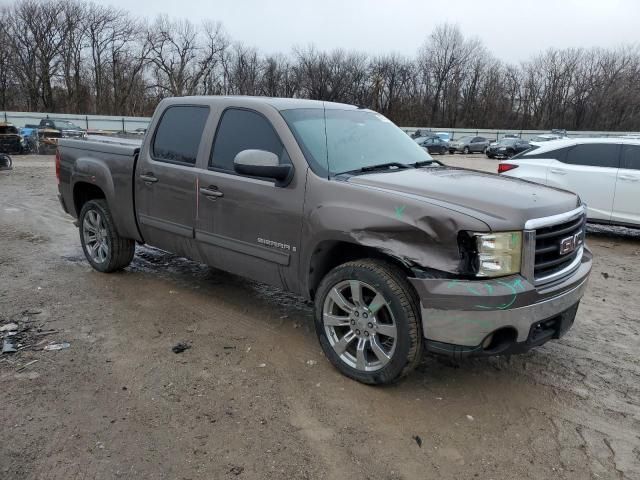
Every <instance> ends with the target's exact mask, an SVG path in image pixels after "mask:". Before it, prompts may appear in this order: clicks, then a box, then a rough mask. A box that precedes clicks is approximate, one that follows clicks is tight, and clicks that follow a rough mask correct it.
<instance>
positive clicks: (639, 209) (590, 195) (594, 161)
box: [498, 138, 640, 227]
mask: <svg viewBox="0 0 640 480" xmlns="http://www.w3.org/2000/svg"><path fill="white" fill-rule="evenodd" d="M498 171H499V172H500V173H502V174H503V175H506V176H509V177H514V178H523V179H526V180H531V181H533V182H538V183H541V184H544V185H549V186H553V187H559V188H563V189H565V190H569V191H572V192H575V193H577V194H578V195H580V198H581V199H582V200H583V201H584V202H585V203H586V204H587V207H588V210H587V216H588V219H589V220H590V221H592V222H597V223H612V224H618V225H628V226H635V227H640V140H631V139H629V140H623V139H620V138H617V139H616V138H611V139H606V138H591V139H586V138H585V139H565V140H556V141H554V142H547V143H545V144H543V146H541V147H538V148H534V149H532V150H528V151H526V152H524V153H521V154H519V155H516V156H515V157H513V158H512V159H510V160H508V161H507V162H503V163H501V164H500V165H499V167H498Z"/></svg>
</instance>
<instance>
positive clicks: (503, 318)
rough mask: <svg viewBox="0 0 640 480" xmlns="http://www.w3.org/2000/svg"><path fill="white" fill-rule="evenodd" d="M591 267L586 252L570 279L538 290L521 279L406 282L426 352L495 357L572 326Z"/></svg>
mask: <svg viewBox="0 0 640 480" xmlns="http://www.w3.org/2000/svg"><path fill="white" fill-rule="evenodd" d="M591 265H592V255H591V252H589V251H588V250H587V249H586V248H585V250H584V254H583V256H582V259H581V262H580V266H579V267H578V268H577V269H576V270H575V271H574V272H573V273H572V274H571V275H569V276H567V277H565V278H563V279H561V280H559V281H557V282H554V283H552V284H546V285H543V286H538V287H536V286H534V285H532V284H531V283H529V282H528V281H527V279H526V278H524V277H523V276H521V275H512V276H509V277H503V278H497V279H487V280H455V279H442V278H440V279H434V278H429V279H421V278H410V279H409V280H410V281H411V283H412V284H413V286H414V287H415V288H416V291H417V292H418V295H419V296H420V301H421V313H422V326H423V332H424V336H425V338H426V339H427V348H428V349H429V350H432V351H434V352H438V353H445V354H449V355H454V356H471V355H473V356H478V355H497V354H506V353H520V352H523V351H527V350H529V349H530V348H532V347H535V346H538V345H541V344H543V343H545V342H546V341H548V340H550V339H551V338H560V336H562V335H563V334H564V333H565V332H566V331H567V330H568V329H569V328H570V327H571V325H572V324H573V318H574V317H575V313H576V311H577V307H578V303H579V302H580V299H581V298H582V296H583V295H584V291H585V289H586V286H587V279H588V277H589V273H590V271H591Z"/></svg>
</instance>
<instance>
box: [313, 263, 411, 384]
mask: <svg viewBox="0 0 640 480" xmlns="http://www.w3.org/2000/svg"><path fill="white" fill-rule="evenodd" d="M315 303H316V305H315V326H316V333H317V335H318V339H319V340H320V345H321V347H322V350H323V351H324V353H325V355H326V356H327V358H328V359H329V360H330V361H331V363H332V364H333V365H334V366H335V367H336V368H337V369H338V370H340V372H342V373H343V374H344V375H346V376H347V377H350V378H353V379H354V380H357V381H359V382H362V383H367V384H375V385H382V384H387V383H392V382H394V381H396V380H398V379H400V378H402V377H403V376H405V375H406V374H408V373H409V372H410V371H411V370H413V368H415V366H416V365H417V364H418V362H419V361H420V359H421V356H422V344H423V341H422V328H421V325H420V321H419V319H420V308H419V302H418V299H417V297H416V294H415V292H414V291H413V289H412V288H411V285H409V283H408V282H407V280H406V275H405V274H404V272H402V271H401V270H400V269H399V268H397V267H396V266H394V265H392V264H391V263H388V262H384V261H379V260H357V261H353V262H348V263H345V264H343V265H340V266H338V267H336V268H334V269H333V270H332V271H331V272H329V273H328V274H327V275H326V276H325V277H324V279H323V280H322V282H321V283H320V286H319V288H318V292H317V296H316V302H315Z"/></svg>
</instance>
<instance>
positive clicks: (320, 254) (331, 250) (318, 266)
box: [304, 240, 411, 299]
mask: <svg viewBox="0 0 640 480" xmlns="http://www.w3.org/2000/svg"><path fill="white" fill-rule="evenodd" d="M363 258H372V259H378V260H384V261H386V262H389V263H391V264H393V265H395V266H396V267H398V268H400V269H401V270H402V271H403V272H404V273H406V275H407V276H411V270H410V268H409V267H408V266H407V265H406V264H405V263H403V262H402V261H401V260H400V259H398V258H396V257H394V256H392V255H389V254H388V253H386V252H383V251H382V250H379V249H377V248H375V247H369V246H365V245H361V244H358V243H353V242H348V241H345V240H323V241H321V242H319V243H318V244H317V245H316V246H315V248H314V249H313V253H312V254H311V256H310V259H309V262H308V268H307V270H306V282H307V283H306V288H305V292H304V293H305V294H306V296H307V297H308V298H310V299H314V298H315V294H316V291H317V289H318V286H319V285H320V282H321V281H322V279H323V278H324V276H325V275H326V274H327V273H329V272H330V271H331V270H332V269H334V268H335V267H337V266H339V265H342V264H343V263H347V262H350V261H352V260H360V259H363Z"/></svg>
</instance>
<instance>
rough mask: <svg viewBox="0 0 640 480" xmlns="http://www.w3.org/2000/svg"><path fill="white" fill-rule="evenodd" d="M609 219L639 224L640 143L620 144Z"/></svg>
mask: <svg viewBox="0 0 640 480" xmlns="http://www.w3.org/2000/svg"><path fill="white" fill-rule="evenodd" d="M611 221H612V222H620V223H629V224H633V225H640V145H622V153H621V156H620V169H619V170H618V177H617V180H616V194H615V199H614V201H613V212H612V214H611Z"/></svg>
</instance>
